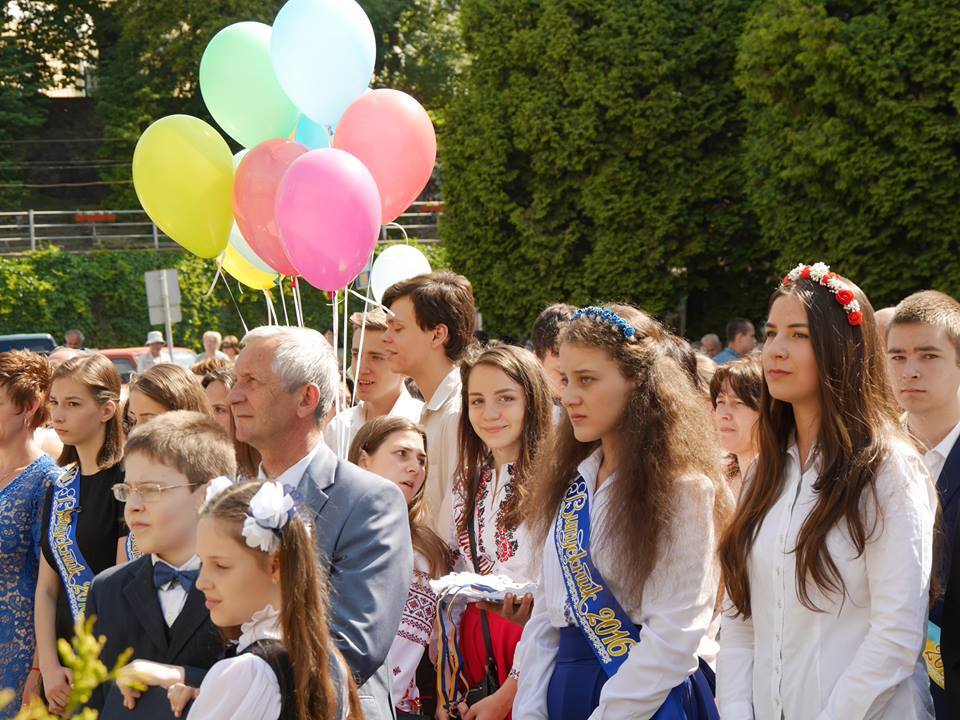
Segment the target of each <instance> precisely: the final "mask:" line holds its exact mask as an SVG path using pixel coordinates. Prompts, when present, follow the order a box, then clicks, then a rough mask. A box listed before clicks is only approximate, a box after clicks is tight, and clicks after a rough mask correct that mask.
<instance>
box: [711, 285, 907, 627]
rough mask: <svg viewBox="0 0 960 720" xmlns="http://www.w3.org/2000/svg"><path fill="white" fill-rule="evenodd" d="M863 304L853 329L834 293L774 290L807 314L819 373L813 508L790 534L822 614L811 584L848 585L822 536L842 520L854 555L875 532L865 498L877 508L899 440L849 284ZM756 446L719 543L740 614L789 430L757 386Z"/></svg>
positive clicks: (872, 340)
mask: <svg viewBox="0 0 960 720" xmlns="http://www.w3.org/2000/svg"><path fill="white" fill-rule="evenodd" d="M844 282H846V283H848V284H849V285H850V288H851V289H852V290H853V292H854V296H855V298H856V300H857V301H858V302H859V303H860V309H861V313H862V315H863V324H862V325H859V326H852V325H850V323H849V322H848V321H847V314H846V312H845V310H844V308H843V307H842V306H841V305H840V304H839V303H838V302H837V301H836V298H835V297H834V295H833V293H831V292H830V291H829V290H828V289H827V288H825V287H823V286H821V285H820V284H819V283H817V282H814V281H812V280H798V281H797V282H794V283H791V284H790V285H788V286H786V287H780V288H778V289H777V290H776V291H775V292H774V293H773V295H772V296H771V298H770V306H771V307H772V306H773V303H774V302H775V301H776V300H777V299H778V298H781V297H785V296H788V295H790V296H793V297H795V298H797V299H798V300H799V301H800V303H801V304H802V305H803V307H804V308H805V309H806V311H807V324H808V326H809V335H810V342H811V344H812V346H813V355H814V359H815V360H816V364H817V375H818V377H819V381H820V382H819V400H820V428H819V430H818V432H817V440H816V447H817V453H818V455H819V462H820V474H819V477H818V478H817V481H816V483H815V484H814V486H813V490H814V493H815V496H816V504H815V505H814V507H813V509H812V510H811V511H810V514H809V515H807V518H806V519H805V520H804V522H803V525H802V526H801V528H800V533H799V535H798V537H797V545H796V548H795V552H796V585H797V593H798V597H799V599H800V602H801V603H802V604H803V605H804V607H806V608H808V609H810V610H815V611H816V610H820V608H817V607H816V606H815V604H814V603H813V601H812V599H811V597H810V588H809V581H811V580H812V581H813V584H814V585H815V586H816V587H817V589H818V590H820V591H821V592H824V593H838V594H841V595H842V594H844V593H845V590H846V588H845V584H844V581H843V578H842V577H841V576H840V572H839V570H838V569H837V565H836V563H835V562H834V560H833V558H832V557H831V555H830V551H829V549H828V547H827V535H828V533H829V532H830V531H831V530H832V529H833V528H834V527H836V526H838V525H840V524H841V523H842V524H843V525H844V526H845V527H846V529H847V532H848V533H849V535H850V540H851V542H852V543H853V546H854V548H856V552H857V555H858V556H859V555H860V554H862V553H863V550H864V547H865V546H866V543H867V541H868V540H869V539H870V537H871V535H872V534H873V532H874V531H875V529H876V528H875V523H873V524H872V525H873V526H871V527H867V524H866V520H865V511H864V510H865V509H864V507H863V498H864V493H868V494H869V495H870V496H872V498H873V501H874V503H876V488H875V480H876V477H877V471H878V470H879V467H880V465H881V463H882V462H883V461H884V459H885V458H886V457H887V456H888V454H889V451H890V445H891V443H892V441H893V439H894V438H896V437H899V436H902V433H901V431H900V430H899V428H898V424H897V419H896V413H895V411H894V409H893V407H892V405H891V404H890V402H889V400H888V398H889V396H890V395H889V388H888V386H887V374H886V368H885V365H884V357H883V349H882V348H881V347H880V338H879V335H878V333H877V326H876V320H875V319H874V315H873V307H871V305H870V302H869V300H867V297H866V295H864V293H863V292H862V291H861V290H860V288H858V287H856V286H855V285H853V283H850V282H849V281H848V280H845V281H844ZM759 411H760V421H759V423H758V425H759V450H760V454H759V455H758V457H757V463H756V466H755V467H756V471H755V473H754V474H753V476H752V479H751V480H750V482H749V483H748V484H746V485H745V486H744V489H743V492H742V494H741V497H740V503H739V506H738V509H737V513H736V516H735V517H734V519H733V522H732V523H731V524H730V526H729V528H727V531H726V533H725V534H724V535H723V537H722V538H721V541H720V561H721V564H722V566H723V576H724V584H725V587H726V592H727V595H728V597H729V598H730V600H731V602H732V603H733V605H734V606H735V607H736V609H737V612H738V614H740V615H742V616H744V617H750V615H751V612H752V609H751V605H750V578H749V575H748V571H747V566H748V559H749V555H750V552H751V550H752V548H753V543H754V540H755V539H756V537H757V533H758V532H759V530H760V526H761V525H762V523H763V521H764V519H765V518H766V516H767V513H768V512H769V511H770V509H771V508H772V507H773V505H774V503H775V502H776V501H777V499H778V498H779V497H780V494H781V492H782V491H783V482H784V476H785V468H786V465H787V449H788V445H789V443H790V439H791V436H792V434H793V433H794V431H795V428H796V421H795V418H794V414H793V406H792V405H790V404H789V403H786V402H781V401H780V400H776V399H774V398H773V397H772V396H771V395H770V391H769V388H768V387H767V384H766V383H763V386H762V388H761V393H760V404H759Z"/></svg>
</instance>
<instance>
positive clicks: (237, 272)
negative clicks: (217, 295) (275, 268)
mask: <svg viewBox="0 0 960 720" xmlns="http://www.w3.org/2000/svg"><path fill="white" fill-rule="evenodd" d="M223 269H224V270H225V271H226V272H227V273H229V274H230V276H231V277H234V278H236V279H237V280H239V281H240V282H242V283H243V284H244V285H247V286H248V287H252V288H253V289H254V290H269V289H270V288H272V287H273V286H274V281H275V280H276V279H277V276H276V275H271V274H270V273H266V272H264V271H263V270H261V269H260V268H257V267H254V266H253V264H252V263H251V262H250V261H249V260H247V259H246V258H245V257H244V256H243V255H241V254H240V252H239V251H238V250H237V249H236V248H235V247H234V246H233V245H227V249H226V250H225V255H224V257H223Z"/></svg>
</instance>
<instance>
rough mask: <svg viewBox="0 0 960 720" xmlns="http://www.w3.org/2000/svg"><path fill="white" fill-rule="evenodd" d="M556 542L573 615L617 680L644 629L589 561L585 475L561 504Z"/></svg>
mask: <svg viewBox="0 0 960 720" xmlns="http://www.w3.org/2000/svg"><path fill="white" fill-rule="evenodd" d="M553 539H554V545H555V546H556V550H557V557H558V559H559V560H560V571H561V575H562V576H563V585H564V588H565V589H566V591H567V606H568V608H569V610H570V614H571V615H572V616H573V619H574V620H575V621H576V623H577V626H578V627H579V628H580V631H581V632H582V633H583V635H584V637H585V638H586V640H587V644H588V645H590V648H591V649H592V650H593V653H594V655H596V656H597V660H598V661H599V662H600V665H601V666H602V667H603V669H604V672H606V673H607V677H612V676H613V675H614V673H616V672H617V670H618V669H619V668H620V666H621V665H622V664H623V662H624V661H625V660H626V659H627V654H628V653H629V652H630V648H632V647H633V646H634V645H636V644H637V643H639V642H640V631H639V630H638V629H637V626H636V625H635V624H634V623H633V621H632V620H631V619H630V617H629V616H628V615H627V613H626V612H625V611H624V609H623V608H622V607H621V606H620V603H619V602H617V599H616V598H615V597H614V596H613V593H612V592H610V590H609V589H607V587H606V582H605V581H604V579H603V577H602V576H601V575H600V571H599V570H597V568H596V566H595V565H594V564H593V560H591V558H590V496H589V494H588V492H587V483H586V482H585V481H584V479H583V478H582V477H578V478H577V479H576V480H574V481H573V482H572V483H571V484H570V487H569V488H568V489H567V493H566V495H564V497H563V500H562V501H561V503H560V511H559V512H558V513H557V520H556V524H555V525H554V529H553Z"/></svg>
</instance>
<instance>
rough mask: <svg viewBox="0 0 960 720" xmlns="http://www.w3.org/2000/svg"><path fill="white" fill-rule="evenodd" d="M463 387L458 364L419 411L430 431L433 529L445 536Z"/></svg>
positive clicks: (429, 484) (429, 483) (428, 492)
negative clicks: (421, 410)
mask: <svg viewBox="0 0 960 720" xmlns="http://www.w3.org/2000/svg"><path fill="white" fill-rule="evenodd" d="M461 388H462V383H461V382H460V368H458V367H455V368H453V370H451V371H450V373H449V374H448V375H447V376H446V377H445V378H444V379H443V381H442V382H441V383H440V385H439V386H438V387H437V389H436V391H434V393H433V397H431V398H430V400H429V401H428V402H427V404H426V405H424V407H423V412H422V413H421V415H420V424H421V425H423V429H424V430H426V432H427V456H428V458H429V460H430V471H429V473H428V474H427V487H426V489H425V490H424V495H425V496H426V499H427V507H428V512H429V513H430V515H429V517H430V518H431V520H432V524H433V529H434V531H435V532H436V533H437V534H438V535H439V536H440V537H444V536H445V533H446V530H447V523H448V518H449V517H450V488H451V487H452V486H453V476H454V474H455V471H456V466H457V441H458V440H457V437H458V433H459V425H460V406H461V398H460V391H461Z"/></svg>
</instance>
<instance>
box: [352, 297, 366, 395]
mask: <svg viewBox="0 0 960 720" xmlns="http://www.w3.org/2000/svg"><path fill="white" fill-rule="evenodd" d="M369 303H370V283H369V282H368V283H367V296H366V297H365V298H364V300H363V315H362V320H361V322H360V345H359V347H358V348H357V364H356V365H354V366H353V398H352V399H353V403H352V404H353V407H356V406H357V403H358V402H359V400H358V399H357V388H359V387H360V367H361V363H362V362H363V338H364V336H365V335H366V332H367V307H368V306H369Z"/></svg>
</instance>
